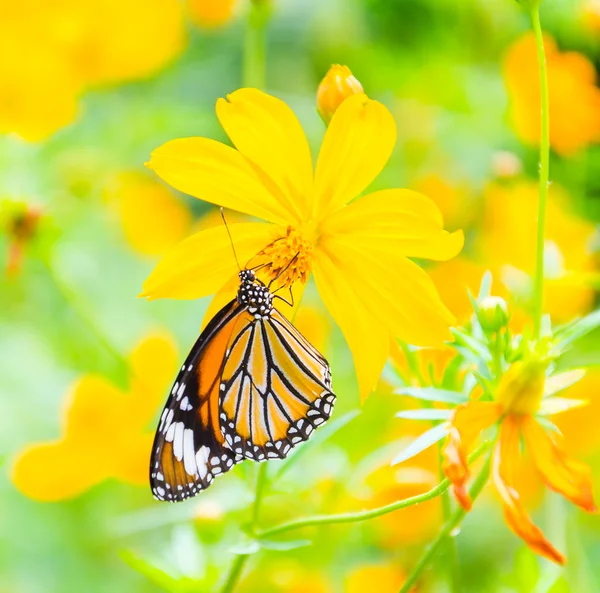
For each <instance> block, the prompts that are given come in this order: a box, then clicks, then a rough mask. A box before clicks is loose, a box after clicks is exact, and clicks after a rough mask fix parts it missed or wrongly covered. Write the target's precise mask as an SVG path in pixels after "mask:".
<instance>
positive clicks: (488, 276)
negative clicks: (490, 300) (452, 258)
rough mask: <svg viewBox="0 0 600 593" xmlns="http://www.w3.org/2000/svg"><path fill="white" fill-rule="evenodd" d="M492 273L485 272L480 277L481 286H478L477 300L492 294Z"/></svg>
mask: <svg viewBox="0 0 600 593" xmlns="http://www.w3.org/2000/svg"><path fill="white" fill-rule="evenodd" d="M492 280H493V277H492V272H491V271H490V270H487V271H486V272H485V273H484V274H483V276H482V277H481V285H480V286H479V294H478V295H477V300H479V301H480V300H481V299H484V298H485V297H488V296H490V295H491V294H492Z"/></svg>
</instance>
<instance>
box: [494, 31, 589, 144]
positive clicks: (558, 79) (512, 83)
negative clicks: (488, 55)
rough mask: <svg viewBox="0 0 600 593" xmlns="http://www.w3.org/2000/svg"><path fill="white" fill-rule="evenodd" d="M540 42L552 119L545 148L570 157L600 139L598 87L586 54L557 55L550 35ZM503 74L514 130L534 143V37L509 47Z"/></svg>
mask: <svg viewBox="0 0 600 593" xmlns="http://www.w3.org/2000/svg"><path fill="white" fill-rule="evenodd" d="M544 44H545V46H546V61H547V67H548V85H549V102H550V105H549V109H550V120H551V121H552V125H551V126H550V144H551V146H552V148H553V149H554V150H556V151H557V152H559V153H561V154H564V155H569V154H572V153H574V152H576V151H578V150H580V149H582V148H585V147H586V146H588V145H589V144H591V143H593V142H597V141H598V140H600V89H598V88H597V87H596V72H595V69H594V66H593V64H592V63H591V62H590V61H589V60H588V59H587V58H586V57H585V56H583V55H582V54H579V53H577V52H564V53H563V52H561V51H559V49H558V48H557V46H556V43H555V42H554V40H553V39H552V38H550V37H546V38H545V43H544ZM503 72H504V79H505V82H506V87H507V90H508V95H509V100H510V106H511V117H512V121H513V125H514V128H515V131H516V132H517V135H518V136H519V138H520V139H521V140H523V141H524V142H526V143H529V144H534V145H535V144H538V143H539V138H540V118H539V113H540V108H541V107H540V105H541V101H540V90H539V89H540V83H539V69H538V64H537V54H536V48H535V38H534V35H533V33H528V34H526V35H524V36H523V37H521V38H520V39H518V40H517V41H516V42H515V43H514V44H513V45H512V47H510V48H509V50H508V52H507V54H506V57H505V61H504V69H503ZM574 101H575V103H576V105H577V108H576V109H574Z"/></svg>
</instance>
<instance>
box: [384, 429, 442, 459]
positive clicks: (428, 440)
mask: <svg viewBox="0 0 600 593" xmlns="http://www.w3.org/2000/svg"><path fill="white" fill-rule="evenodd" d="M447 433H448V426H447V425H446V423H443V424H438V425H437V426H434V427H433V428H430V429H429V430H428V431H427V432H424V433H423V434H422V435H420V436H418V437H417V438H416V439H415V440H414V441H412V443H411V444H410V445H408V447H406V449H404V450H403V451H402V452H401V453H400V454H399V455H398V456H397V457H394V459H393V460H392V465H398V464H399V463H403V462H404V461H407V460H408V459H411V458H412V457H415V455H418V454H419V453H421V451H425V449H428V448H429V447H431V445H434V444H435V443H437V442H438V441H440V440H442V439H443V438H444V437H445V436H446V434H447Z"/></svg>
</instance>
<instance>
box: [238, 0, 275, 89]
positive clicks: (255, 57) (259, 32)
mask: <svg viewBox="0 0 600 593" xmlns="http://www.w3.org/2000/svg"><path fill="white" fill-rule="evenodd" d="M270 10H271V9H270V7H269V5H268V2H265V0H252V6H251V7H250V14H249V16H248V23H247V28H246V40H245V48H244V74H243V81H244V86H245V87H254V88H257V89H263V88H265V82H266V35H265V31H266V26H267V23H268V22H269V18H270V16H271V15H270Z"/></svg>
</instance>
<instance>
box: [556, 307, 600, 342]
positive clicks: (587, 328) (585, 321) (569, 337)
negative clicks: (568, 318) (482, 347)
mask: <svg viewBox="0 0 600 593" xmlns="http://www.w3.org/2000/svg"><path fill="white" fill-rule="evenodd" d="M598 328H600V310H598V311H594V312H593V313H590V314H589V315H586V316H585V317H583V318H581V319H578V320H576V321H573V322H572V323H569V324H568V325H566V326H563V327H561V328H559V329H558V330H556V331H555V332H554V337H555V338H558V340H559V341H560V347H561V348H566V347H567V346H570V345H571V344H573V342H576V341H577V340H579V339H581V338H582V337H583V336H585V335H586V334H588V333H590V332H591V331H593V330H595V329H598Z"/></svg>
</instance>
